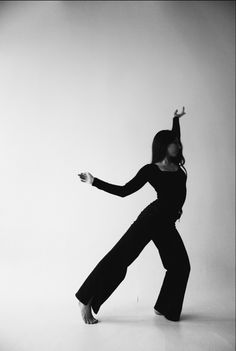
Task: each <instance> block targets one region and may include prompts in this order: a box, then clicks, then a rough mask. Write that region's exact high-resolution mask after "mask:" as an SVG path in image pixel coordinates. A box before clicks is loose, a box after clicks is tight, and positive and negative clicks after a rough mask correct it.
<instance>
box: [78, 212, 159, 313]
mask: <svg viewBox="0 0 236 351" xmlns="http://www.w3.org/2000/svg"><path fill="white" fill-rule="evenodd" d="M145 210H146V211H144V210H143V211H142V212H141V214H140V215H139V216H138V218H137V219H136V220H135V221H134V222H133V223H132V224H131V226H130V227H129V228H128V230H127V231H126V233H125V234H124V235H123V236H122V237H121V238H120V239H119V241H118V242H117V243H116V244H115V245H114V247H113V248H112V249H111V250H110V251H109V252H108V253H107V254H106V255H105V256H104V257H103V258H102V259H101V260H100V262H99V263H98V264H97V265H96V266H95V268H94V269H93V271H92V272H91V273H90V274H89V276H88V277H87V279H86V280H85V281H84V283H83V284H82V286H81V287H80V289H79V290H78V291H77V293H76V294H75V296H76V298H77V299H78V300H79V301H81V302H82V303H83V304H87V303H88V301H89V299H90V298H91V297H92V296H93V299H92V302H91V307H92V309H93V311H94V313H98V311H99V309H100V306H101V305H102V304H103V303H104V302H105V301H106V300H107V299H108V297H109V296H110V295H111V294H112V293H113V291H114V290H115V289H116V288H117V287H118V285H119V284H120V283H121V282H122V281H123V280H124V278H125V276H126V273H127V267H128V266H129V265H130V264H131V263H132V262H133V261H134V260H135V259H136V258H137V257H138V256H139V254H140V252H141V251H142V250H143V248H144V247H145V246H146V245H147V244H148V242H149V241H150V240H151V235H150V234H151V231H152V230H153V229H152V230H151V226H152V223H153V221H152V219H151V216H150V214H149V212H148V210H147V208H146V209H145Z"/></svg>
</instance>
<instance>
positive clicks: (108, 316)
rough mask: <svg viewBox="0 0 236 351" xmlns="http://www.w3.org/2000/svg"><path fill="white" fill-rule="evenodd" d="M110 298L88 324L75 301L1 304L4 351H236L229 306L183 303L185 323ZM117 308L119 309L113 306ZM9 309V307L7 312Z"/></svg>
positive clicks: (28, 300)
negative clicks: (92, 323) (119, 304)
mask: <svg viewBox="0 0 236 351" xmlns="http://www.w3.org/2000/svg"><path fill="white" fill-rule="evenodd" d="M117 297H118V294H117V295H116V296H115V298H110V299H109V300H107V303H105V304H103V305H102V308H101V309H100V311H99V312H98V314H97V315H94V316H95V317H96V318H97V319H98V320H99V323H97V324H94V325H89V324H85V323H84V322H83V320H82V319H81V315H80V309H79V306H78V304H77V300H75V299H74V298H71V299H64V300H61V301H60V302H59V301H58V300H55V299H54V300H53V301H50V302H49V301H46V300H44V299H38V300H36V299H35V300H33V298H32V299H31V300H30V299H29V297H27V299H25V300H24V298H22V296H21V299H20V301H18V300H17V296H16V298H15V299H12V300H11V301H10V302H9V301H8V303H7V300H5V301H2V307H1V316H0V325H1V333H0V334H1V340H0V349H1V351H38V350H40V351H52V350H56V351H67V350H69V351H78V350H79V351H87V350H88V351H91V350H95V349H96V350H102V351H111V350H112V351H115V350H117V351H118V350H129V351H130V350H135V351H139V350H140V351H141V350H142V351H143V350H149V351H152V350H155V351H159V350H160V351H172V350H175V351H177V350H181V351H234V350H235V334H234V333H235V330H234V327H235V319H234V317H235V316H234V312H235V311H232V309H230V308H227V301H226V302H225V304H221V303H218V302H217V301H216V302H214V303H210V304H209V301H208V303H207V304H206V303H204V302H203V301H198V302H196V301H195V302H194V304H191V305H190V304H189V303H188V304H185V306H184V309H183V311H182V315H181V321H179V322H172V321H169V320H167V319H165V317H164V316H160V315H156V314H154V312H153V307H152V306H151V305H150V304H149V305H145V304H144V303H142V304H139V305H135V304H134V303H133V304H132V303H131V304H129V305H127V306H126V305H125V304H124V303H122V304H121V306H118V305H117V304H114V301H115V299H116V298H117ZM114 305H115V306H114ZM9 306H11V308H9Z"/></svg>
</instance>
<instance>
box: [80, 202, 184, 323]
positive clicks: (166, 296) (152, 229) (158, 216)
mask: <svg viewBox="0 0 236 351" xmlns="http://www.w3.org/2000/svg"><path fill="white" fill-rule="evenodd" d="M176 220H177V217H176V215H173V212H172V214H171V212H170V211H168V210H167V209H166V210H165V211H164V210H163V209H161V206H159V205H158V201H157V200H155V201H153V202H152V203H150V204H149V205H148V206H147V207H146V208H145V209H144V210H143V211H142V212H141V213H140V214H139V216H138V217H137V219H136V220H135V221H134V222H133V223H132V224H131V226H130V227H129V228H128V230H127V231H126V232H125V234H124V235H123V236H122V237H121V238H120V239H119V240H118V242H117V243H116V244H115V245H114V246H113V248H112V249H111V250H110V251H109V252H108V253H107V254H106V255H105V256H104V257H103V258H102V259H101V260H100V262H99V263H98V264H97V265H96V266H95V268H94V269H93V271H92V272H91V273H90V274H89V276H88V277H87V278H86V280H85V281H84V283H83V284H82V286H81V287H80V289H79V290H78V291H77V292H76V294H75V296H76V298H77V299H78V300H79V301H81V302H82V303H84V304H87V303H88V302H89V300H90V299H91V298H92V301H91V307H92V309H93V311H94V313H98V311H99V309H100V306H101V305H102V304H103V303H104V301H106V300H107V299H108V297H109V296H110V295H111V294H112V293H113V291H114V290H115V289H116V288H117V287H118V285H119V284H120V283H121V282H122V281H123V280H124V278H125V276H126V273H127V267H128V266H129V265H130V264H131V263H132V262H134V260H135V259H136V258H137V257H138V256H139V254H140V253H141V251H142V250H143V249H144V247H145V246H146V245H147V244H148V243H149V241H150V240H152V241H153V242H154V244H155V246H156V247H157V249H158V251H159V254H160V257H161V261H162V264H163V266H164V268H165V269H166V274H165V277H164V280H163V284H162V286H161V290H160V292H159V295H158V298H157V300H156V303H155V305H154V308H155V309H156V310H158V311H159V312H161V313H162V314H163V315H165V316H166V317H167V318H168V319H170V320H173V321H178V320H179V319H180V315H181V311H182V307H183V301H184V295H185V291H186V286H187V282H188V278H189V273H190V261H189V257H188V254H187V251H186V248H185V246H184V243H183V241H182V239H181V236H180V234H179V232H178V231H177V229H176V226H175V222H176Z"/></svg>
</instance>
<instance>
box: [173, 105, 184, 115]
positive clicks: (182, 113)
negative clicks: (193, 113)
mask: <svg viewBox="0 0 236 351" xmlns="http://www.w3.org/2000/svg"><path fill="white" fill-rule="evenodd" d="M177 112H178V110H176V111H175V115H174V117H182V116H183V115H185V114H186V112H185V107H184V106H183V111H182V112H181V113H179V114H178V113H177Z"/></svg>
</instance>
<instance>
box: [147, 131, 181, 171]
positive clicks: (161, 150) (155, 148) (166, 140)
mask: <svg viewBox="0 0 236 351" xmlns="http://www.w3.org/2000/svg"><path fill="white" fill-rule="evenodd" d="M175 139H176V135H175V134H174V133H173V131H172V130H169V129H164V130H161V131H160V132H158V133H157V134H156V135H155V136H154V139H153V142H152V160H151V163H156V162H161V161H162V160H163V159H164V158H165V156H166V153H167V148H168V146H169V144H171V143H173V142H174V140H175ZM178 140H179V144H180V146H181V148H180V149H179V152H178V155H177V156H176V157H173V158H172V162H173V163H175V164H176V165H179V166H180V167H183V168H184V170H185V173H186V175H187V170H186V168H185V167H184V164H185V158H184V156H183V144H182V142H181V140H180V139H178Z"/></svg>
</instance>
